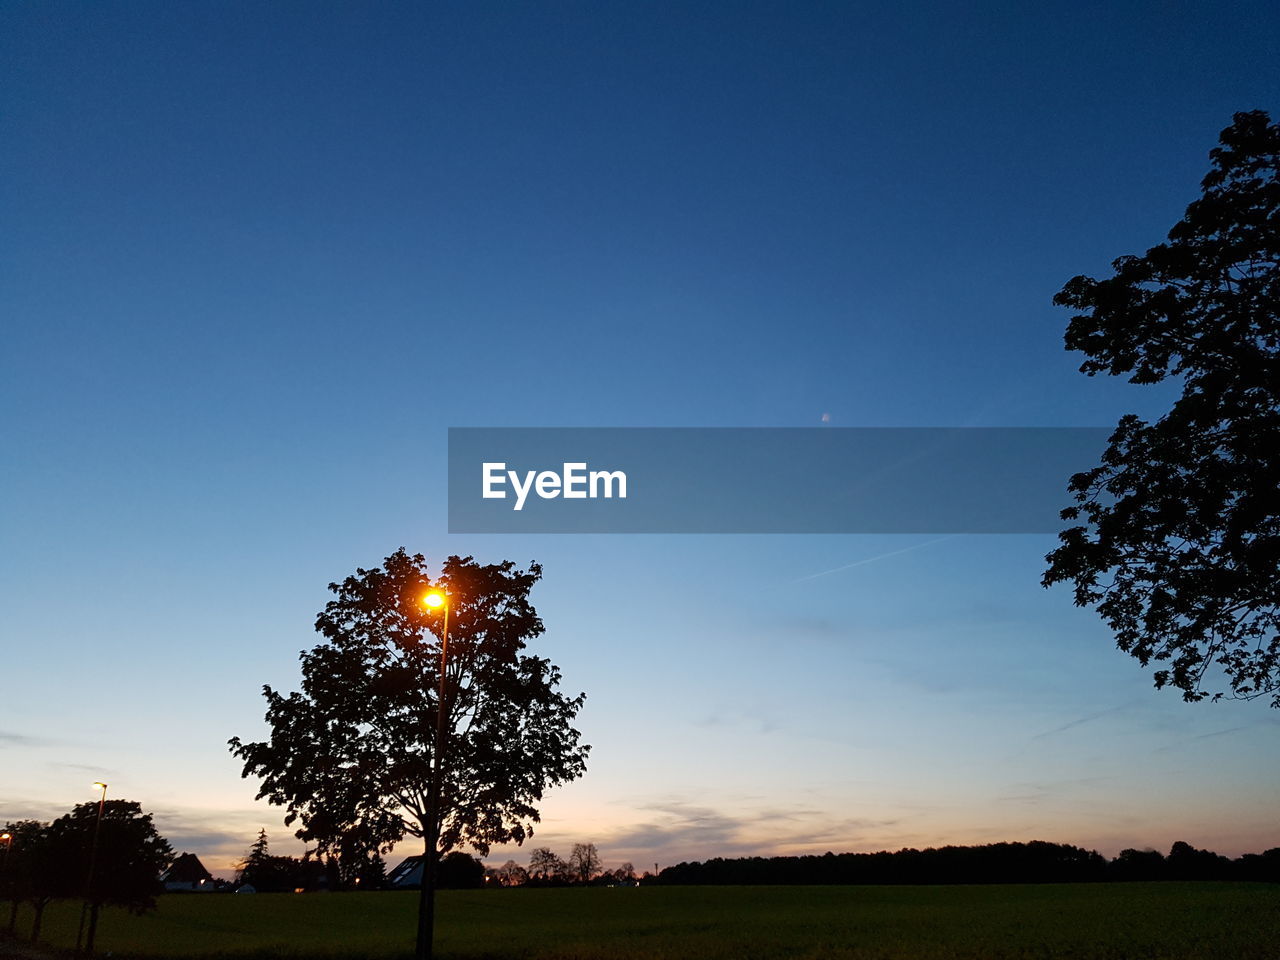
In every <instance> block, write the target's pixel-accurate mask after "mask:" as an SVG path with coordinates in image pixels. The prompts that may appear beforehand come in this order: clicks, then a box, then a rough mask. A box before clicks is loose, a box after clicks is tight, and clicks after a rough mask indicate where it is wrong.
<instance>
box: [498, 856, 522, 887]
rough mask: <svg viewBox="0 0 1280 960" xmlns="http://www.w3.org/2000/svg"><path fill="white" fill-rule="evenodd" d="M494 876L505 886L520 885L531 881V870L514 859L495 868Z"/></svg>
mask: <svg viewBox="0 0 1280 960" xmlns="http://www.w3.org/2000/svg"><path fill="white" fill-rule="evenodd" d="M494 876H495V877H497V879H498V882H499V883H501V884H502V885H503V886H504V887H519V886H522V885H524V884H525V883H528V882H529V871H528V870H526V869H525V868H524V867H522V866H520V864H518V863H516V862H515V861H514V860H508V861H507V862H506V863H504V864H503V865H502V866H500V867H498V868H497V869H496V870H494Z"/></svg>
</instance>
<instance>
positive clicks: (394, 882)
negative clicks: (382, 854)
mask: <svg viewBox="0 0 1280 960" xmlns="http://www.w3.org/2000/svg"><path fill="white" fill-rule="evenodd" d="M420 886H422V855H421V854H419V855H418V856H416V857H405V858H404V862H403V863H401V864H400V866H398V867H396V868H395V869H394V870H392V871H391V872H390V873H389V874H387V887H388V888H389V889H391V890H404V889H406V888H408V887H415V888H416V887H420Z"/></svg>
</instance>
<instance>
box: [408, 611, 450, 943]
mask: <svg viewBox="0 0 1280 960" xmlns="http://www.w3.org/2000/svg"><path fill="white" fill-rule="evenodd" d="M422 605H423V606H424V607H427V608H428V609H431V610H442V611H443V612H444V624H443V628H442V629H441V631H440V689H439V691H438V692H437V694H436V748H435V751H434V754H435V755H434V757H433V760H432V764H431V785H430V787H429V788H428V790H427V806H428V808H430V811H431V812H430V814H429V815H430V817H431V820H432V823H433V825H434V829H432V830H430V831H428V833H429V834H430V835H429V837H428V840H429V841H430V849H429V850H427V849H424V850H423V862H422V885H421V887H419V892H418V949H417V951H416V953H417V957H418V960H430V958H431V947H432V939H433V936H434V933H435V921H436V861H437V859H438V856H439V852H440V830H441V829H442V828H443V826H444V818H443V817H441V816H440V794H441V793H442V792H443V789H442V788H443V783H444V743H445V738H444V724H445V709H444V668H445V660H446V656H447V654H448V650H449V595H448V594H446V593H445V592H444V591H443V590H430V591H428V592H427V593H426V594H425V595H424V596H423V597H422Z"/></svg>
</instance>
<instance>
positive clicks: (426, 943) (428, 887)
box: [414, 830, 440, 960]
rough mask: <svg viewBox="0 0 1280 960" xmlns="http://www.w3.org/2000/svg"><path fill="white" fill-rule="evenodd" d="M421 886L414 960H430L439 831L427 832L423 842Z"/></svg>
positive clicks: (434, 917)
mask: <svg viewBox="0 0 1280 960" xmlns="http://www.w3.org/2000/svg"><path fill="white" fill-rule="evenodd" d="M423 847H424V849H423V852H422V885H421V886H420V887H419V888H418V945H417V950H416V951H415V953H414V956H415V957H416V960H431V947H432V940H433V938H434V936H435V925H436V865H437V863H438V862H439V860H440V837H439V831H436V830H428V831H427V837H426V838H425V840H424V842H423Z"/></svg>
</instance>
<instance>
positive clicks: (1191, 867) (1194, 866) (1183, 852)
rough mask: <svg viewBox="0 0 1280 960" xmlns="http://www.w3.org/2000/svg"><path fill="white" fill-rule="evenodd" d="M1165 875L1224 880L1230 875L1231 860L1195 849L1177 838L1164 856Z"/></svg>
mask: <svg viewBox="0 0 1280 960" xmlns="http://www.w3.org/2000/svg"><path fill="white" fill-rule="evenodd" d="M1164 863H1165V876H1166V877H1167V878H1168V879H1170V880H1225V879H1227V878H1228V877H1229V876H1230V875H1231V861H1230V860H1228V859H1227V858H1226V857H1223V856H1220V855H1219V854H1216V853H1213V852H1211V851H1209V850H1197V849H1196V848H1195V847H1193V846H1191V844H1189V843H1186V842H1184V841H1182V840H1179V841H1178V842H1177V843H1175V844H1174V845H1173V847H1172V848H1171V849H1170V850H1169V856H1167V857H1166V858H1165V861H1164Z"/></svg>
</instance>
